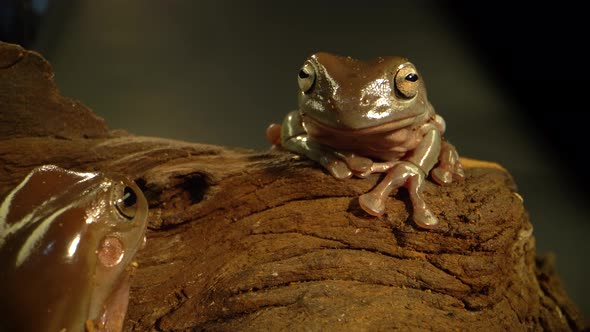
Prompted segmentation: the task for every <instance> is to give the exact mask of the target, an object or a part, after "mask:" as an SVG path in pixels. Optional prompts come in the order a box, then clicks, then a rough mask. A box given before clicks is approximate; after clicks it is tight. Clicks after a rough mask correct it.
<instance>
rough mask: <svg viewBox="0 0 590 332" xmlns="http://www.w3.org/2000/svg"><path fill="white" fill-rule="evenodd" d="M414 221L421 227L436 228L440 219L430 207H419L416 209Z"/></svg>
mask: <svg viewBox="0 0 590 332" xmlns="http://www.w3.org/2000/svg"><path fill="white" fill-rule="evenodd" d="M413 219H414V222H415V223H416V225H417V226H418V227H420V228H426V229H434V228H437V227H438V219H437V218H436V216H435V215H434V213H432V211H430V210H428V209H419V210H416V211H414V215H413Z"/></svg>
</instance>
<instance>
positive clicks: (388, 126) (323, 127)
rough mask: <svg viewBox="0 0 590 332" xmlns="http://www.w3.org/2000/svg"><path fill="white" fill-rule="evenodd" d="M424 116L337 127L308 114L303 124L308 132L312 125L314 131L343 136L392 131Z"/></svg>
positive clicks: (304, 116) (304, 115)
mask: <svg viewBox="0 0 590 332" xmlns="http://www.w3.org/2000/svg"><path fill="white" fill-rule="evenodd" d="M423 116H424V114H418V115H409V116H407V117H405V118H402V119H398V120H395V121H390V122H386V123H382V124H378V125H376V126H371V127H365V128H335V127H333V126H330V125H327V124H325V123H322V122H320V121H319V120H317V119H315V118H313V117H312V116H309V115H306V114H303V115H302V117H303V125H304V126H305V127H306V129H308V130H307V131H308V132H309V129H311V128H310V127H313V128H314V129H315V130H314V131H320V132H323V133H331V134H337V135H343V136H362V135H373V134H380V133H385V132H392V131H395V130H398V129H401V128H405V127H408V126H411V125H413V124H414V123H416V122H417V121H418V120H419V119H420V118H421V117H423Z"/></svg>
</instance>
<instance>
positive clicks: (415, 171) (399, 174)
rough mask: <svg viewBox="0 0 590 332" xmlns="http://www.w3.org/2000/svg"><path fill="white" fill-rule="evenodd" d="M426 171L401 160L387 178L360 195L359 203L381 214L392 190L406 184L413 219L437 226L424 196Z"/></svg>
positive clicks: (426, 226) (370, 211)
mask: <svg viewBox="0 0 590 332" xmlns="http://www.w3.org/2000/svg"><path fill="white" fill-rule="evenodd" d="M424 178H425V176H424V172H422V170H421V169H420V168H419V167H418V166H416V165H414V164H412V163H409V162H401V163H400V164H398V165H397V166H395V167H394V168H393V169H392V170H391V171H390V172H388V173H387V175H386V176H385V178H384V179H383V180H382V181H381V182H380V183H379V184H378V185H377V186H376V187H375V188H373V190H371V191H370V192H368V193H366V194H363V195H361V196H360V197H359V204H360V206H361V208H362V209H363V210H365V211H366V212H367V213H369V214H371V215H374V216H381V215H383V213H384V212H385V200H386V199H387V197H388V196H389V194H391V192H392V191H393V190H394V189H396V188H399V187H401V186H404V187H406V188H407V190H408V193H409V195H410V200H411V202H412V209H413V215H412V219H413V220H414V222H415V223H416V225H418V226H419V227H422V228H436V227H437V225H438V219H437V218H436V217H435V216H434V214H433V213H432V212H431V211H430V210H429V209H428V207H427V206H426V202H425V201H424V199H423V198H422V190H423V187H424Z"/></svg>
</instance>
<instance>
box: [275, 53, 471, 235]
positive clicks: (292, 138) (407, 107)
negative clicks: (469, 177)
mask: <svg viewBox="0 0 590 332" xmlns="http://www.w3.org/2000/svg"><path fill="white" fill-rule="evenodd" d="M297 81H298V85H299V109H298V110H295V111H293V112H290V113H289V114H288V115H287V117H286V118H285V120H284V121H283V123H282V125H277V124H272V125H271V126H270V127H269V128H268V130H267V138H268V139H269V141H270V142H271V143H273V144H275V145H280V146H282V147H283V148H285V149H287V150H291V151H293V152H296V153H299V154H302V155H305V156H307V157H308V158H310V159H312V160H315V161H317V162H319V163H320V164H321V165H322V166H323V167H324V168H326V169H327V170H328V171H329V172H330V173H331V174H332V175H333V176H334V177H336V178H339V179H346V178H349V177H351V176H353V175H354V176H357V177H366V176H368V175H370V174H372V173H386V175H385V178H384V179H383V180H382V181H381V182H380V183H379V184H378V185H377V186H376V187H375V188H374V189H373V190H371V191H370V192H368V193H366V194H364V195H362V196H360V197H359V203H360V206H361V207H362V208H363V210H365V211H366V212H367V213H369V214H371V215H374V216H380V215H382V214H383V213H384V212H385V201H386V199H387V197H388V196H389V194H390V193H391V192H392V191H393V190H394V189H396V188H398V187H401V186H404V187H406V188H407V190H408V192H409V195H410V199H411V201H412V207H413V211H412V219H413V220H414V222H415V223H416V225H418V226H419V227H422V228H436V227H437V226H438V224H439V222H438V219H437V218H436V216H435V215H434V214H433V213H432V212H431V211H430V209H428V207H427V205H426V203H425V202H424V199H423V198H422V190H423V185H424V181H425V179H426V177H428V176H429V175H430V176H431V177H432V179H433V180H434V181H436V182H437V183H439V184H441V185H447V184H450V183H452V182H453V180H461V179H463V178H464V173H463V167H462V166H461V163H460V161H459V156H458V154H457V151H456V150H455V147H454V146H453V145H451V144H450V143H448V142H447V141H445V140H443V139H442V135H443V133H444V131H445V122H444V120H443V118H442V117H441V116H439V115H437V114H436V113H435V112H434V108H433V107H432V105H431V104H430V103H429V102H428V99H427V96H426V88H425V86H424V81H423V79H422V76H421V74H420V73H418V70H417V69H416V67H415V66H414V65H413V64H412V63H411V62H409V61H408V60H407V59H405V58H403V57H396V56H392V57H379V58H377V59H374V60H372V61H361V60H356V59H353V58H351V57H343V56H338V55H333V54H329V53H316V54H314V55H312V56H311V57H310V58H308V59H307V60H306V61H305V63H304V64H303V66H302V67H301V70H300V71H299V74H298V77H297Z"/></svg>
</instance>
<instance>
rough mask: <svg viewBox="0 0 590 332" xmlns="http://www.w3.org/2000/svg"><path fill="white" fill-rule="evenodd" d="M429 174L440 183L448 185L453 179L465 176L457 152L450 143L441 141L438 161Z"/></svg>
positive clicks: (460, 178) (459, 179) (461, 178)
mask: <svg viewBox="0 0 590 332" xmlns="http://www.w3.org/2000/svg"><path fill="white" fill-rule="evenodd" d="M430 175H431V176H432V179H433V180H434V181H436V183H438V184H440V185H448V184H451V183H452V182H453V180H456V181H457V180H458V181H461V180H463V179H464V178H465V172H464V171H463V165H462V164H461V161H460V160H459V154H458V153H457V150H456V149H455V147H454V146H453V145H452V144H450V143H448V142H446V141H443V142H441V151H440V155H439V163H438V165H437V166H436V167H435V168H433V169H432V170H431V171H430Z"/></svg>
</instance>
